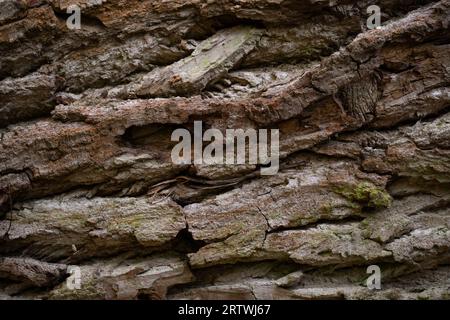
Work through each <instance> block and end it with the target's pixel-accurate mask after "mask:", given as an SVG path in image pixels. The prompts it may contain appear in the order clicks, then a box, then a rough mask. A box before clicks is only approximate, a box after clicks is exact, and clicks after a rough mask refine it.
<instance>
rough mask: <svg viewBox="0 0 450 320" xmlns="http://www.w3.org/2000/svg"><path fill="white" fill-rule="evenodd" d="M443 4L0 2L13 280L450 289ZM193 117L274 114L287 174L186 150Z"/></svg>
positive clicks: (97, 288) (241, 295)
mask: <svg viewBox="0 0 450 320" xmlns="http://www.w3.org/2000/svg"><path fill="white" fill-rule="evenodd" d="M373 4H376V5H378V6H379V7H380V8H381V12H382V22H383V24H382V26H380V27H379V28H376V29H372V30H369V29H368V28H367V26H366V20H367V18H368V14H367V11H366V10H367V7H368V6H370V5H373ZM70 5H77V6H79V7H80V8H81V29H69V28H68V26H67V25H66V20H67V19H68V17H69V16H70V14H67V11H66V10H67V8H69V6H70ZM449 23H450V1H448V0H441V1H412V0H394V1H384V0H381V1H365V0H363V1H345V0H338V1H322V0H318V1H316V0H314V1H313V0H301V1H300V0H297V1H295V0H281V1H268V0H258V1H229V0H224V1H219V0H213V1H200V0H189V1H178V0H174V1H160V0H158V1H140V0H139V1H138V0H130V1H121V0H111V1H94V2H93V1H86V0H65V1H55V0H37V1H25V0H0V217H1V220H0V298H4V299H21V298H27V299H179V298H184V299H229V298H231V299H324V298H343V299H448V298H450V266H449V264H450V113H449V106H450V90H449V84H450V44H449V40H450V36H449V34H450V33H449ZM197 120H201V121H203V127H204V128H216V129H219V130H221V131H222V132H223V133H225V132H226V129H245V130H246V129H269V128H274V129H279V130H280V152H279V154H280V171H279V172H278V174H276V175H273V176H263V175H261V174H260V165H254V164H246V165H212V166H211V165H204V164H176V163H174V162H173V161H172V159H171V150H172V147H173V146H174V145H175V142H173V141H171V134H172V132H173V131H174V130H175V129H177V128H186V129H188V130H190V131H192V130H193V124H194V121H197ZM371 265H377V266H379V268H380V270H381V282H382V286H381V289H380V290H371V289H370V288H368V287H367V285H366V278H367V277H368V276H369V274H368V273H367V268H368V266H371ZM72 267H76V268H77V270H79V271H80V274H81V278H80V279H81V282H80V288H76V289H73V288H71V287H70V285H69V284H68V283H69V282H68V280H67V279H68V277H70V276H71V275H70V271H69V270H70V268H72Z"/></svg>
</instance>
